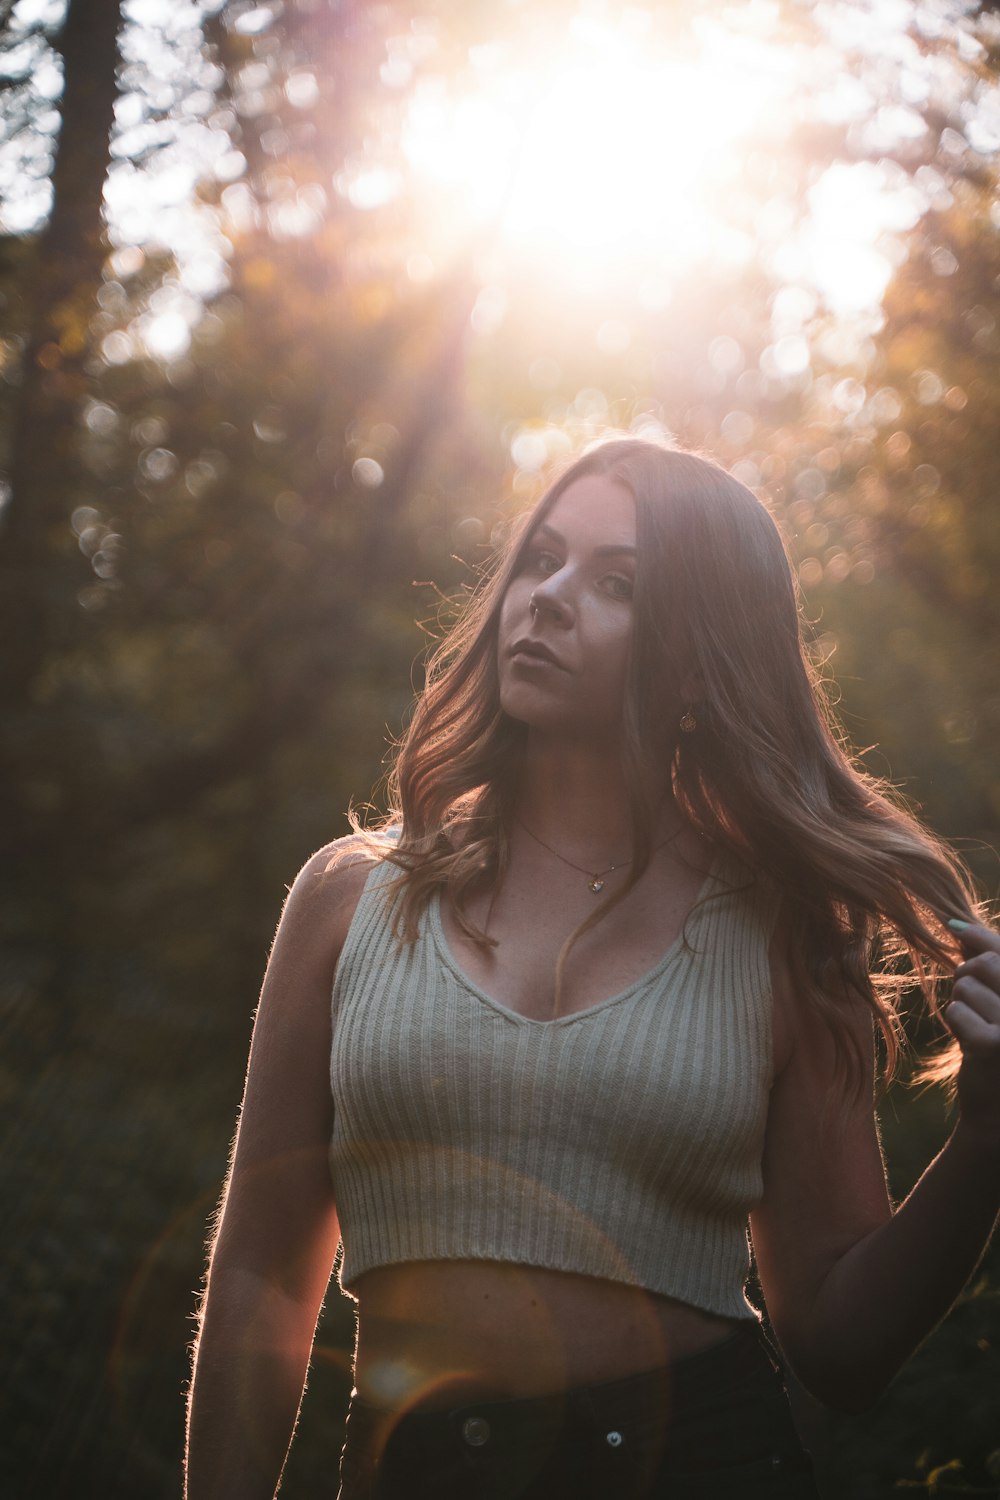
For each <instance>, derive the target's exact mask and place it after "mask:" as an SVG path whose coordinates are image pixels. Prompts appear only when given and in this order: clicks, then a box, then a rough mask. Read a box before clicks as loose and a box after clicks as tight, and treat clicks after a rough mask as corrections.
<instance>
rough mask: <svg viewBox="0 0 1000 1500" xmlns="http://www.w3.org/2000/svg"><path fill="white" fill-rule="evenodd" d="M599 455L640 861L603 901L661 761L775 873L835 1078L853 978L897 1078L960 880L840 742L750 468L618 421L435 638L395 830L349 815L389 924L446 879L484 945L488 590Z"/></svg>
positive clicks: (497, 596)
mask: <svg viewBox="0 0 1000 1500" xmlns="http://www.w3.org/2000/svg"><path fill="white" fill-rule="evenodd" d="M595 474H597V475H603V476H605V477H607V478H608V479H611V480H614V481H616V482H617V483H619V484H622V485H624V486H625V487H626V488H627V489H628V490H629V491H630V492H631V494H632V496H633V497H634V500H635V507H636V545H637V561H636V578H635V595H634V606H633V608H634V615H633V634H632V642H631V649H630V660H629V669H628V680H627V683H626V690H625V710H624V734H623V737H622V743H623V751H622V754H623V761H624V765H623V769H624V774H625V778H626V785H627V787H628V789H629V795H630V802H631V810H632V825H633V826H632V832H633V849H634V860H633V864H632V870H631V874H630V877H629V879H628V882H627V884H626V886H625V888H624V889H623V890H621V891H620V892H619V894H618V896H617V898H615V899H616V900H620V899H621V898H622V896H624V895H625V894H626V892H627V890H629V889H631V887H632V886H633V885H634V884H635V882H636V881H637V880H638V879H639V877H640V876H641V874H642V873H643V871H644V870H645V869H646V868H647V866H648V864H649V859H650V856H651V852H652V851H651V847H650V842H651V834H650V830H651V829H652V828H653V827H654V826H655V820H654V818H653V816H652V812H653V809H652V807H651V806H650V804H649V791H648V788H649V786H650V782H651V777H650V774H649V773H650V772H651V771H653V772H654V773H656V772H658V780H659V785H660V786H661V787H662V786H663V785H665V784H666V785H672V788H673V793H674V797H675V800H676V805H677V807H678V810H679V811H680V813H681V815H682V816H683V817H684V818H685V819H686V820H687V821H688V822H689V823H690V824H691V826H692V827H694V828H695V829H696V830H698V831H699V832H700V833H701V834H703V835H705V836H706V837H707V838H709V839H710V840H712V841H713V842H714V843H715V844H717V845H722V846H723V847H725V848H726V849H728V850H729V851H730V852H731V853H733V854H735V855H736V856H738V858H739V860H740V861H741V862H742V863H743V864H744V865H745V866H747V867H748V868H749V870H750V872H751V873H753V874H754V875H757V876H760V877H764V878H766V879H767V880H769V881H771V882H773V883H774V884H775V885H776V886H777V887H778V889H779V890H780V892H781V895H782V898H783V911H784V924H785V930H786V931H787V935H788V951H789V962H790V966H791V972H792V977H793V980H794V981H795V983H796V986H797V989H798V992H799V994H800V995H801V997H802V999H803V1000H804V1002H805V1003H806V1004H808V1005H811V1006H812V1007H813V1008H814V1009H815V1011H816V1012H817V1013H818V1015H819V1016H820V1017H821V1018H822V1019H823V1020H824V1021H825V1022H826V1024H827V1025H828V1026H829V1027H830V1030H831V1032H832V1034H833V1038H834V1042H835V1045H836V1050H837V1058H838V1062H839V1065H840V1068H841V1072H842V1075H843V1079H844V1082H845V1083H850V1084H852V1085H853V1086H854V1087H858V1086H859V1085H860V1080H861V1077H862V1066H861V1064H862V1059H861V1056H860V1053H859V1050H858V1047H857V1043H856V1041H855V1040H854V1038H855V1037H856V1032H855V1031H854V1030H853V1029H852V1028H850V1027H848V1026H847V1024H846V1020H845V1015H846V1012H845V1005H846V1004H847V1003H848V1002H849V1001H850V1000H851V998H852V997H853V998H854V999H858V998H861V999H862V1000H863V1001H864V1002H866V1003H867V1004H868V1005H869V1006H870V1007H871V1009H872V1011H873V1013H874V1016H875V1018H876V1020H877V1022H878V1025H879V1028H880V1029H881V1032H882V1035H883V1037H884V1040H885V1070H884V1072H885V1076H886V1078H889V1077H891V1076H892V1074H893V1072H894V1070H895V1067H896V1064H897V1061H898V1057H899V1052H900V1043H901V1040H902V1036H903V1032H902V1027H901V1007H902V1003H903V1000H904V997H905V994H906V992H907V990H908V989H910V988H912V987H913V986H914V985H919V987H920V989H921V990H922V992H923V996H924V999H925V1001H926V1003H927V1006H928V1008H929V1009H930V1010H931V1012H937V1010H938V987H939V981H940V979H941V978H942V976H943V975H946V974H948V973H950V971H951V970H952V969H953V968H954V965H955V962H956V959H957V957H958V944H957V942H956V940H955V938H954V937H953V936H952V935H951V933H950V932H949V931H948V929H947V927H946V926H945V923H946V922H947V920H948V919H949V918H951V917H959V918H963V919H966V920H967V919H969V918H970V917H973V916H974V915H975V911H976V899H975V894H974V891H973V888H972V883H971V879H970V877H969V876H968V873H967V871H966V870H965V868H964V866H963V865H962V863H961V861H960V860H959V859H958V858H957V856H956V855H955V854H954V852H953V851H952V850H950V849H949V848H948V847H947V846H946V845H945V844H943V843H942V842H941V841H940V840H939V839H937V838H936V837H935V836H934V835H933V834H932V833H930V832H929V831H928V830H927V829H925V828H924V827H922V826H921V825H920V824H919V823H918V822H917V820H916V819H915V818H914V817H913V815H912V814H911V813H910V812H909V811H908V810H907V809H906V808H905V807H904V806H903V805H902V804H901V803H900V802H899V800H898V799H897V798H896V796H895V795H894V793H893V791H892V789H891V788H890V787H889V786H888V785H886V784H885V783H883V782H881V781H878V780H876V779H875V778H874V777H872V776H871V775H869V774H868V773H867V772H866V771H865V770H864V769H863V768H862V767H861V766H860V765H859V764H857V763H856V762H855V761H854V760H853V759H852V757H851V755H850V753H849V751H848V749H847V746H846V741H845V738H844V736H843V733H842V731H841V730H840V728H839V726H838V724H837V721H836V719H835V716H834V714H833V712H832V709H831V707H830V704H829V701H828V698H827V695H826V693H825V691H824V688H823V684H822V683H821V681H820V680H819V677H818V674H817V672H816V671H815V670H814V668H813V667H812V664H811V662H810V659H809V655H808V652H807V651H806V650H805V647H804V642H803V636H802V627H801V615H800V611H799V607H798V599H797V593H796V586H795V580H794V576H793V573H792V570H791V567H790V565H789V561H788V557H787V554H786V551H785V547H784V544H783V542H782V539H781V536H780V533H779V531H778V528H777V526H776V525H775V523H774V520H773V519H772V517H771V515H770V514H769V512H768V510H767V509H766V507H765V506H764V505H763V504H762V503H761V501H760V500H758V499H757V497H756V496H755V495H754V494H753V493H752V492H751V491H750V490H748V489H747V488H746V487H745V486H744V485H743V484H741V483H739V481H738V480H736V479H734V478H733V477H732V476H731V475H730V474H727V473H726V471H725V470H724V469H722V468H721V467H720V466H719V465H718V464H716V463H714V462H713V461H712V460H710V459H707V458H704V457H701V456H699V455H696V454H693V453H688V452H683V451H679V450H677V449H674V448H669V447H666V446H663V445H660V444H659V443H655V442H650V441H647V440H645V439H639V438H616V439H613V440H609V441H605V442H603V443H601V444H599V445H598V446H596V447H594V448H592V449H590V450H589V451H587V452H585V453H584V454H583V455H582V456H581V457H579V458H577V459H576V460H575V461H574V462H572V463H571V464H570V465H569V466H568V467H567V468H566V469H565V470H564V471H563V472H562V474H561V475H560V476H559V477H558V478H557V480H556V481H555V483H554V484H552V486H551V487H550V488H549V489H548V490H547V492H546V493H545V494H544V495H543V496H542V498H541V500H540V501H539V502H538V504H537V505H536V506H535V507H534V509H533V510H532V511H530V512H529V513H528V514H527V515H526V516H525V517H524V518H523V519H522V521H521V523H520V525H519V526H518V527H517V529H516V531H515V532H514V534H513V535H512V537H511V540H510V542H509V543H508V545H507V547H506V549H505V550H504V551H503V552H502V554H501V555H500V557H499V558H498V560H497V562H496V565H495V566H494V568H493V570H492V571H491V572H489V573H488V574H486V575H485V576H484V578H483V579H482V580H481V582H480V585H479V587H478V588H477V589H476V590H475V591H474V592H473V595H472V597H471V599H470V601H469V603H468V605H467V607H466V609H465V610H464V612H463V614H462V616H461V618H460V620H459V622H458V624H457V625H456V626H455V628H454V629H453V630H452V631H451V632H450V633H449V634H448V635H447V637H446V638H445V639H444V640H443V642H442V643H441V644H440V645H439V646H438V648H437V649H436V650H435V651H434V653H433V655H432V656H431V658H430V661H429V663H428V666H427V680H426V686H425V688H424V691H423V693H422V695H421V696H420V698H419V700H418V702H417V704H416V708H415V711H414V714H413V718H412V721H411V723H410V725H409V727H408V729H407V731H406V733H405V735H404V737H403V739H402V742H401V744H400V746H399V749H398V754H397V757H396V761H395V766H394V769H393V772H392V775H391V778H390V782H389V790H390V799H391V807H392V810H391V812H390V815H389V817H388V818H387V820H386V823H385V824H384V825H383V831H384V829H385V828H386V827H388V826H390V825H393V824H396V825H398V828H397V833H398V837H396V838H394V839H392V840H386V839H385V838H384V837H380V836H378V835H372V834H370V833H366V832H362V831H361V830H360V829H358V831H359V832H360V833H361V836H362V838H364V839H365V840H366V842H367V843H368V845H369V847H370V848H371V849H372V850H373V851H377V852H378V854H379V856H380V857H381V858H386V859H389V860H391V861H392V862H393V863H395V864H396V865H398V866H399V868H400V871H401V875H400V880H399V890H400V904H399V909H398V910H399V931H400V934H401V936H402V937H404V938H412V937H413V936H415V934H416V930H417V929H416V923H417V919H418V917H419V915H420V913H421V911H422V910H423V909H424V907H425V906H426V903H427V901H428V899H429V897H430V895H431V893H432V891H433V890H435V889H436V888H442V889H443V890H444V891H445V892H446V893H447V895H448V897H449V899H450V901H451V903H452V906H453V909H454V911H455V914H456V919H457V921H458V922H459V923H460V924H461V926H462V927H463V929H464V930H465V932H466V933H468V934H469V936H470V937H472V938H473V939H474V940H475V941H477V942H481V943H484V944H488V943H489V942H490V939H488V938H487V937H486V936H485V934H484V933H482V932H481V931H479V930H478V929H477V928H476V927H475V926H474V925H473V924H472V923H471V921H470V920H469V918H468V916H467V914H466V913H465V911H464V899H465V897H466V896H467V894H468V893H469V890H470V887H471V886H472V885H473V884H474V883H475V882H478V881H480V880H483V879H484V878H485V879H487V880H491V881H495V880H497V879H499V878H500V877H501V876H502V874H503V871H504V869H505V866H506V862H507V858H508V840H509V830H510V824H511V818H512V811H513V803H514V797H515V795H516V790H517V783H518V772H519V763H520V756H521V749H522V745H523V735H524V730H523V727H522V726H521V725H520V724H518V723H515V722H514V721H512V720H511V719H509V718H508V717H507V716H506V715H505V714H504V713H503V711H502V710H501V707H500V698H499V681H498V667H497V640H498V626H499V616H500V608H501V604H502V601H503V597H504V594H505V591H506V589H507V585H508V583H509V581H510V580H511V579H512V578H513V577H514V576H515V575H516V573H517V572H518V570H519V568H520V567H521V566H522V563H523V557H524V553H525V551H526V548H527V545H528V542H529V540H530V538H531V535H532V533H533V531H534V529H535V528H536V527H537V526H538V524H539V523H540V522H541V521H542V520H543V519H544V517H545V516H546V514H547V513H548V511H549V510H550V509H551V508H552V506H553V505H554V504H555V502H556V501H557V500H558V498H559V497H560V495H562V494H563V492H564V491H565V490H566V489H567V488H568V487H569V486H570V485H571V484H573V482H574V481H575V480H577V479H579V478H581V477H582V476H584V475H595ZM691 680H695V681H698V682H699V689H698V703H697V708H696V713H697V720H698V727H697V729H696V731H695V732H694V733H693V734H690V735H682V734H679V733H678V732H677V729H676V725H677V721H678V716H679V708H680V706H681V704H682V702H683V691H682V690H683V686H684V684H685V682H688V681H691ZM654 779H655V778H654ZM355 826H356V828H357V824H355ZM611 904H613V902H612V901H608V902H605V903H604V907H603V912H595V913H594V914H593V915H592V916H591V917H590V918H589V919H588V921H587V923H586V924H585V926H590V925H592V923H593V922H594V921H597V920H599V919H600V916H601V915H603V914H604V913H606V912H607V910H608V909H609V908H610V905H611ZM583 930H584V929H583V927H581V928H580V929H578V931H577V933H575V934H573V935H572V937H571V939H570V941H573V940H575V938H576V937H577V936H578V935H579V933H580V932H581V931H583ZM564 955H565V950H564ZM901 959H902V960H903V962H902V963H901V962H900V960H901ZM958 1061H959V1055H958V1049H957V1045H956V1044H951V1045H948V1046H946V1047H945V1048H943V1049H942V1050H941V1051H940V1052H939V1053H938V1054H937V1055H936V1056H935V1057H933V1058H932V1059H931V1060H930V1061H929V1062H928V1063H927V1064H925V1067H924V1069H923V1072H922V1075H921V1076H922V1077H924V1078H936V1079H942V1080H946V1079H949V1078H951V1077H952V1076H953V1075H954V1073H955V1072H956V1071H957V1066H958Z"/></svg>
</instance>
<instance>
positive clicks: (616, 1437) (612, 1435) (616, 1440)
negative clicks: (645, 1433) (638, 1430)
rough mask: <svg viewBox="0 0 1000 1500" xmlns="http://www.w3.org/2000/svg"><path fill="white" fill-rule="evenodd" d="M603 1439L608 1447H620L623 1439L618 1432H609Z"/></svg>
mask: <svg viewBox="0 0 1000 1500" xmlns="http://www.w3.org/2000/svg"><path fill="white" fill-rule="evenodd" d="M604 1441H605V1442H606V1443H607V1445H608V1447H609V1448H620V1447H621V1445H622V1443H624V1441H625V1439H624V1438H623V1437H622V1435H621V1433H620V1432H609V1433H607V1434H606V1435H605V1438H604Z"/></svg>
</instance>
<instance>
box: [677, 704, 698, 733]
mask: <svg viewBox="0 0 1000 1500" xmlns="http://www.w3.org/2000/svg"><path fill="white" fill-rule="evenodd" d="M679 727H680V729H681V731H682V732H683V733H684V734H694V732H695V730H696V729H697V728H698V720H697V719H696V718H695V716H694V709H693V708H692V707H691V705H690V703H689V704H688V706H687V708H685V710H684V712H683V713H682V714H681V717H680V725H679Z"/></svg>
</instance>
